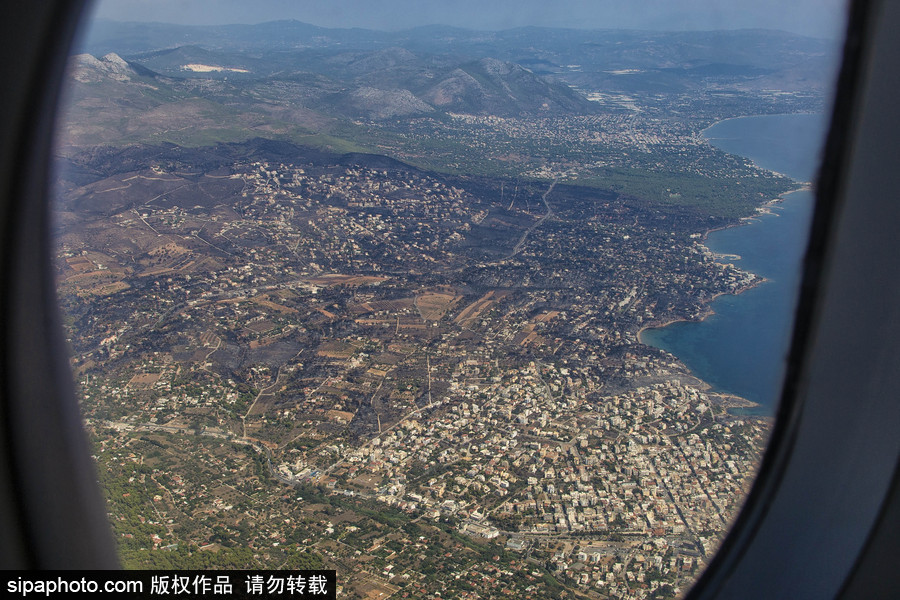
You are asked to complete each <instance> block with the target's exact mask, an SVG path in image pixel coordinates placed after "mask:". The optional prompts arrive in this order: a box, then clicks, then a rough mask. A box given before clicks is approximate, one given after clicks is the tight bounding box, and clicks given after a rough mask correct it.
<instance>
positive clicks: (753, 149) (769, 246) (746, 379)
mask: <svg viewBox="0 0 900 600" xmlns="http://www.w3.org/2000/svg"><path fill="white" fill-rule="evenodd" d="M825 130H826V121H825V119H824V118H823V116H822V115H810V114H801V115H767V116H758V117H743V118H738V119H729V120H727V121H722V122H720V123H717V124H715V125H713V126H712V127H710V128H709V129H707V130H706V131H705V132H704V135H705V136H706V138H707V139H708V140H709V141H710V143H712V144H713V145H715V146H716V147H718V148H721V149H722V150H724V151H726V152H729V153H731V154H737V155H740V156H744V157H747V158H749V159H750V160H752V161H753V162H754V163H756V164H757V165H759V166H761V167H763V168H765V169H769V170H772V171H776V172H779V173H782V174H785V175H787V176H789V177H791V178H793V179H795V180H797V181H798V182H809V181H811V180H812V179H814V176H815V171H816V168H817V165H818V162H819V152H820V148H821V146H822V143H823V140H824V135H825ZM813 203H814V202H813V194H812V193H811V192H810V191H808V190H802V191H797V192H793V193H790V194H787V195H786V196H785V199H784V202H783V203H780V204H778V205H776V206H775V207H774V208H773V209H772V213H771V214H768V215H762V216H760V217H758V218H755V219H753V220H752V221H751V222H750V223H749V224H747V225H743V226H740V227H733V228H729V229H724V230H720V231H714V232H712V233H711V234H710V235H709V236H708V238H707V240H706V242H705V243H706V246H707V247H708V248H709V249H710V250H712V251H713V252H716V253H721V254H729V255H731V254H733V255H737V256H739V257H740V258H739V259H733V260H729V262H733V263H734V264H735V265H736V266H739V267H740V268H742V269H745V270H748V271H752V272H753V273H756V274H758V275H761V276H762V277H765V278H766V281H764V282H763V283H761V284H760V285H758V286H756V287H754V288H753V289H750V290H747V291H746V292H744V293H742V294H739V295H724V296H720V297H718V298H717V299H716V300H714V301H713V302H712V304H711V308H712V310H713V311H714V312H713V314H712V315H710V316H709V317H707V318H706V319H704V320H703V321H701V322H677V323H673V324H671V325H668V326H666V327H662V328H656V329H647V330H645V331H644V332H643V333H642V335H641V341H642V342H643V343H645V344H648V345H651V346H655V347H657V348H661V349H663V350H666V351H668V352H671V353H672V354H674V355H675V356H677V357H678V358H679V359H680V360H681V361H682V362H684V363H685V364H686V365H687V366H688V368H690V369H691V371H692V372H693V373H694V374H695V375H697V376H698V377H699V378H701V379H703V380H704V381H706V382H707V383H709V384H710V385H711V386H712V388H713V389H714V390H715V391H718V392H723V393H730V394H734V395H737V396H740V397H742V398H746V399H747V400H750V401H752V402H755V403H757V404H758V407H757V408H755V409H753V410H752V411H751V412H754V413H757V414H764V415H771V414H773V413H774V410H775V407H776V405H777V401H778V397H779V394H780V391H781V383H782V379H783V377H784V365H785V357H786V355H787V351H788V347H789V343H790V337H791V328H792V324H793V318H794V310H795V306H796V301H797V290H798V288H799V283H800V267H801V263H802V260H803V254H804V252H805V250H806V244H807V238H808V233H809V224H810V221H811V218H812V211H813ZM720 260H724V259H720Z"/></svg>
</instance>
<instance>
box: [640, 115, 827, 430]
mask: <svg viewBox="0 0 900 600" xmlns="http://www.w3.org/2000/svg"><path fill="white" fill-rule="evenodd" d="M794 114H796V115H809V116H811V117H812V116H816V113H789V114H786V115H747V116H742V117H733V118H730V119H723V120H722V121H717V122H716V123H713V124H711V125H709V126H708V127H706V128H705V129H703V130H702V132H701V135H703V137H704V138H705V140H706V142H707V143H709V144H710V145H711V146H713V147H715V148H717V149H719V150H722V151H724V152H729V153H731V154H735V155H737V156H742V157H743V158H745V159H747V160H749V161H750V162H751V163H752V164H753V165H754V166H755V167H756V168H759V169H761V170H765V171H769V172H773V173H777V174H779V175H781V176H783V177H785V178H787V179H790V180H791V181H793V182H794V183H795V184H796V185H795V186H794V187H793V188H792V189H790V190H788V191H786V192H784V193H783V194H781V195H780V196H779V197H777V198H772V199H769V200H767V201H765V202H762V203H761V204H760V205H759V206H758V207H757V209H756V212H755V214H753V215H751V216H748V217H743V218H740V219H739V220H738V221H737V222H734V223H730V224H728V225H726V226H723V227H717V228H712V229H709V230H707V231H706V232H704V233H703V234H702V236H701V244H702V245H703V247H704V250H705V251H706V252H708V253H709V255H710V256H712V257H713V259H714V260H716V261H717V262H718V261H721V262H730V263H733V262H734V261H737V260H740V259H741V256H740V255H739V254H738V252H736V251H730V250H729V249H728V248H724V249H720V251H714V250H713V249H712V248H710V247H709V245H708V243H709V237H710V235H711V234H713V233H715V232H716V231H721V230H726V229H733V228H737V227H741V226H744V225H750V224H758V225H759V224H761V223H762V222H763V221H766V220H767V219H765V216H766V215H771V216H779V217H780V216H782V210H779V208H780V207H781V206H782V205H783V203H784V202H785V201H786V200H788V199H790V195H791V194H795V193H796V192H809V191H811V190H812V187H813V186H812V184H811V183H810V182H809V181H803V179H804V177H803V176H802V175H801V176H800V177H791V176H790V175H787V174H785V173H783V172H780V171H776V170H774V169H771V168H767V167H764V166H761V165H760V164H759V163H758V162H757V161H756V160H754V159H753V158H751V157H748V156H747V155H746V154H740V153H739V152H734V151H730V150H727V149H725V148H721V147H720V146H718V145H716V144H714V141H715V140H716V139H729V140H739V139H742V138H741V135H740V133H739V132H738V131H735V135H734V137H731V136H728V137H721V138H714V137H711V136H709V135H708V132H709V130H710V129H711V128H713V127H715V126H717V125H719V124H720V123H723V122H726V121H738V120H745V119H750V118H754V117H770V116H772V117H776V116H792V115H794ZM748 135H752V134H748ZM761 139H763V140H765V138H761ZM756 143H757V144H759V141H757V142H756ZM763 143H764V144H765V143H767V142H765V141H764V142H763ZM751 148H752V146H751ZM800 148H801V149H802V146H801V147H800ZM748 153H752V150H749V151H748ZM776 156H778V155H777V154H776ZM776 160H777V159H776ZM764 162H765V160H764ZM785 164H786V165H791V164H793V163H785ZM800 164H802V163H800ZM799 168H801V167H798V166H797V165H794V166H793V167H792V169H793V170H794V171H795V172H798V173H802V171H798V169H799ZM788 222H792V221H788ZM756 268H760V267H759V265H758V264H757V267H756ZM744 270H746V271H749V272H751V273H753V274H754V275H756V276H757V277H760V279H759V280H757V281H754V282H753V283H752V285H749V286H746V287H742V288H740V289H738V290H735V291H734V292H722V293H719V294H716V295H714V296H712V297H711V298H709V299H708V300H707V301H706V302H704V303H703V307H702V312H699V313H698V314H697V315H696V316H695V317H693V318H668V319H666V318H662V319H657V320H650V321H648V322H646V323H644V324H642V325H641V327H640V328H639V329H638V330H637V332H636V339H637V341H638V343H640V344H642V345H645V346H650V347H654V348H658V349H661V350H663V351H664V352H667V353H668V354H671V355H672V356H674V357H675V358H676V359H677V360H678V362H679V363H680V364H682V365H684V367H685V368H686V370H687V372H688V373H689V374H690V375H691V376H692V377H694V378H696V379H697V380H698V381H701V382H703V383H704V384H705V387H706V389H705V391H706V393H707V394H709V395H710V397H715V398H716V399H717V402H716V403H717V404H719V405H720V406H722V407H723V408H724V409H725V411H726V412H727V413H731V414H733V412H734V411H740V412H742V411H744V410H749V411H750V412H751V413H756V412H757V409H759V408H764V409H765V408H766V406H765V405H764V404H763V403H760V402H757V401H753V400H749V399H747V398H745V397H743V396H740V395H738V394H735V393H733V392H730V391H726V390H724V389H717V388H716V387H714V386H713V385H712V384H710V383H709V382H708V381H707V380H706V379H704V377H709V376H710V374H711V373H705V375H704V376H701V375H699V374H698V372H697V371H696V370H695V369H694V368H693V367H691V366H689V365H688V364H687V363H685V358H687V356H688V355H684V358H683V357H682V353H681V352H678V353H677V354H676V353H675V352H673V351H672V350H668V349H666V348H661V347H660V346H655V345H653V344H649V343H648V342H647V340H646V338H647V336H646V332H647V331H648V330H651V329H656V330H658V329H664V328H666V327H669V326H671V325H673V324H675V323H678V322H679V321H681V322H685V323H702V322H704V321H706V319H707V318H708V317H710V316H712V315H714V314H715V313H716V311H715V309H714V308H713V305H712V303H713V302H715V301H716V299H718V298H719V297H720V296H723V295H733V296H738V295H740V294H742V293H743V292H745V291H747V290H750V289H754V288H756V287H758V286H759V284H761V283H764V282H766V281H768V280H769V279H768V278H767V277H762V276H760V275H759V274H757V273H756V272H755V271H754V269H753V268H751V267H747V268H745V269H744ZM776 278H777V275H776ZM673 348H676V347H675V346H673ZM717 372H718V371H717ZM726 385H727V384H726ZM745 391H746V392H747V393H749V392H750V390H745ZM753 393H754V394H757V395H759V394H758V392H757V391H754V392H753ZM761 397H762V396H761ZM766 397H767V395H766ZM773 410H774V407H773V408H772V409H770V410H767V412H773ZM763 416H764V415H763Z"/></svg>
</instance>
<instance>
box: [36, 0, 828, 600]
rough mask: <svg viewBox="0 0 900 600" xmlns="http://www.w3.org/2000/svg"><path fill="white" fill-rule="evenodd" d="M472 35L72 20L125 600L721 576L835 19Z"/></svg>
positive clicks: (89, 392)
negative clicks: (260, 573) (236, 583)
mask: <svg viewBox="0 0 900 600" xmlns="http://www.w3.org/2000/svg"><path fill="white" fill-rule="evenodd" d="M483 4H484V3H479V4H477V5H476V4H475V3H466V2H463V3H461V4H458V3H454V4H453V8H452V10H451V8H450V5H449V4H446V5H445V4H444V3H441V4H437V3H434V4H429V3H421V2H417V3H407V2H401V1H399V0H397V1H395V2H387V3H369V4H365V3H356V2H350V1H345V2H334V3H329V4H328V7H310V6H306V5H303V6H302V7H299V6H297V5H295V4H293V3H284V2H275V1H271V2H268V1H261V2H256V3H253V5H252V12H251V9H250V8H248V6H249V5H247V4H245V3H238V2H234V3H231V2H205V3H201V2H165V1H164V2H155V3H152V4H148V3H143V2H136V1H135V2H100V3H98V4H97V5H96V7H95V15H94V18H93V19H92V20H91V21H90V22H89V23H87V24H86V27H85V31H84V33H83V36H82V40H81V42H80V47H79V49H78V51H77V52H76V53H74V54H73V56H72V57H71V60H70V67H69V71H68V75H67V82H68V89H67V92H66V103H65V107H64V110H63V111H62V116H61V119H60V124H59V127H58V144H57V166H58V168H57V170H56V172H57V174H58V175H57V178H56V179H57V193H56V196H57V201H56V204H55V206H54V218H55V222H56V234H57V235H56V241H57V260H56V268H57V274H58V292H59V298H60V302H61V305H62V307H63V309H64V311H65V318H66V327H67V337H68V339H69V341H70V343H71V347H72V369H73V372H74V375H75V377H76V380H77V382H78V384H79V388H80V394H81V403H82V407H83V413H84V418H85V421H86V423H87V427H88V430H89V432H90V435H91V438H92V441H93V444H94V452H95V456H96V459H97V463H98V470H99V474H100V481H101V485H102V486H103V489H104V492H105V494H106V498H107V501H108V505H109V512H110V523H111V527H112V529H113V531H114V533H115V536H116V540H117V543H118V548H119V552H120V556H121V559H122V562H123V564H124V565H125V566H126V567H129V568H165V569H188V568H207V567H225V568H244V569H246V568H251V569H252V568H267V569H268V568H285V569H297V568H328V569H336V570H337V572H338V581H339V584H340V585H341V586H342V590H343V593H344V594H346V595H347V596H348V597H376V596H379V595H384V596H389V595H391V594H394V593H402V594H406V595H409V596H410V597H426V598H432V597H492V596H506V595H517V596H521V597H535V598H542V597H545V598H558V597H561V596H562V595H563V593H565V594H576V595H577V594H583V593H592V594H594V593H599V594H601V595H606V596H612V597H617V598H651V597H658V598H666V597H675V596H677V595H678V594H679V593H680V592H681V591H682V590H684V589H685V588H686V587H687V586H689V585H690V583H691V582H692V581H693V580H694V579H695V578H696V576H697V575H698V574H699V573H700V571H701V570H702V568H703V566H704V565H705V564H706V563H707V562H708V561H709V559H710V557H711V556H712V554H713V553H714V552H715V550H716V548H717V547H718V544H719V543H720V541H721V539H722V537H723V536H724V534H725V533H726V531H727V529H728V526H729V524H730V522H731V521H732V519H733V518H734V516H735V514H736V512H737V511H738V510H739V508H740V506H741V503H742V501H743V497H744V494H745V493H746V492H747V490H748V489H749V486H750V485H751V483H752V478H753V475H754V472H755V469H756V466H757V465H758V463H759V460H760V457H761V453H762V452H763V450H764V447H765V442H766V439H767V436H768V432H769V430H770V426H771V419H772V416H773V414H774V412H775V408H776V405H777V401H778V393H779V390H780V384H781V377H782V369H783V357H784V355H785V353H786V349H787V343H788V340H789V336H790V329H791V322H792V311H793V305H794V302H795V293H796V287H797V284H798V279H799V264H800V260H801V258H802V253H803V250H804V248H805V243H806V230H807V228H808V223H809V219H810V215H811V213H812V210H813V196H812V192H811V190H810V186H811V182H813V181H814V179H815V174H816V168H817V160H818V152H819V147H820V146H821V143H822V139H823V136H824V132H825V128H826V124H827V115H828V111H829V106H830V99H831V93H832V91H831V90H832V85H833V80H834V72H835V68H836V64H837V61H838V58H839V54H840V43H841V42H840V31H841V28H842V26H843V18H844V6H843V3H841V2H838V1H830V2H824V1H819V2H811V1H810V2H797V3H793V4H792V5H791V6H790V7H788V8H785V7H783V6H780V5H776V4H775V3H773V2H767V1H763V2H757V3H754V5H753V6H747V5H746V4H740V5H733V4H729V3H722V2H709V3H704V2H667V3H655V2H649V3H645V4H646V5H647V6H644V5H641V6H640V8H634V7H629V8H622V7H617V6H616V5H614V4H613V3H581V2H574V1H573V2H563V3H557V4H555V5H554V8H553V12H552V14H551V13H549V12H547V11H549V10H550V9H548V8H547V7H546V5H545V4H543V3H537V2H534V3H532V2H523V1H522V0H519V1H518V2H516V3H514V4H513V3H502V2H501V3H496V4H492V5H491V6H490V7H487V6H483ZM648 6H650V7H651V8H652V10H650V9H648ZM167 10H168V11H169V12H165V11H167Z"/></svg>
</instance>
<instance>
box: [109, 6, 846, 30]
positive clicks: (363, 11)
mask: <svg viewBox="0 0 900 600" xmlns="http://www.w3.org/2000/svg"><path fill="white" fill-rule="evenodd" d="M211 6H213V8H211ZM845 7H846V1H845V0H798V1H796V2H791V3H790V4H788V5H784V4H783V3H782V2H780V1H779V0H759V1H757V2H754V3H752V4H747V3H740V4H738V3H735V2H727V1H723V0H642V1H640V2H629V3H623V2H617V1H615V0H599V1H597V0H594V1H592V0H561V1H560V2H557V3H555V4H554V6H553V7H549V6H548V5H547V4H546V3H545V2H542V1H538V0H515V1H513V0H499V1H496V2H491V3H485V2H482V1H479V0H461V1H459V2H454V3H452V4H451V3H445V2H435V1H429V0H425V1H415V0H387V1H385V2H378V3H372V2H363V1H362V0H335V1H332V2H327V3H325V2H310V1H305V0H301V1H289V0H258V1H257V2H253V3H252V4H248V3H246V2H242V1H239V0H153V1H149V0H101V1H99V2H96V3H95V5H94V8H93V16H94V18H100V19H110V20H115V21H146V22H153V21H156V22H164V23H173V24H179V25H226V24H238V23H245V24H256V23H262V22H266V21H276V20H285V19H295V20H298V21H302V22H304V23H309V24H312V25H318V26H322V27H360V28H366V29H376V30H387V31H397V30H403V29H409V28H413V27H419V26H424V25H448V26H455V27H463V28H466V29H475V30H501V29H510V28H514V27H523V26H529V25H538V26H548V27H568V28H576V29H648V30H670V31H672V30H714V29H754V28H760V29H780V30H785V31H789V32H792V33H798V34H802V35H807V36H812V37H821V38H829V39H835V38H839V37H840V36H841V35H842V32H843V25H844V21H845V14H844V13H845V10H846V8H845Z"/></svg>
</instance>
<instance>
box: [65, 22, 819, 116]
mask: <svg viewBox="0 0 900 600" xmlns="http://www.w3.org/2000/svg"><path fill="white" fill-rule="evenodd" d="M82 46H83V51H84V52H88V53H90V54H93V55H94V56H102V55H105V54H107V53H109V52H115V53H117V54H119V55H121V56H123V57H124V58H126V59H129V60H132V61H134V62H137V63H139V64H142V65H144V66H146V67H148V68H150V69H153V70H155V71H157V72H159V73H161V74H164V75H167V76H172V77H184V76H203V77H210V78H226V77H227V78H229V79H235V78H238V79H259V78H267V77H273V76H284V75H285V74H288V73H293V72H300V71H302V72H313V73H320V74H324V75H327V76H329V77H333V78H336V79H339V80H342V81H354V82H356V83H358V84H359V85H360V87H375V88H378V89H408V90H409V91H411V92H412V93H413V94H414V95H416V97H418V98H419V99H421V100H424V101H426V102H428V100H427V98H425V97H423V96H422V95H421V94H423V93H425V92H426V91H427V90H429V89H431V88H435V87H436V89H435V90H434V92H433V93H434V95H435V96H436V97H437V98H441V97H442V93H446V92H449V91H450V90H455V89H465V88H472V89H475V88H476V86H475V85H474V83H473V82H471V81H468V80H467V78H466V77H464V76H463V74H462V73H459V72H456V71H457V69H460V68H461V69H462V71H463V72H465V73H467V74H468V75H470V76H472V77H473V78H475V79H476V80H478V82H479V83H480V84H481V85H482V86H485V89H484V90H478V92H479V93H482V92H483V94H484V96H485V100H484V102H485V103H486V105H487V106H490V105H492V103H493V102H495V101H496V94H495V93H492V91H491V88H492V86H493V85H496V83H497V82H496V81H494V83H490V82H487V81H483V80H480V79H479V74H483V72H484V69H483V67H478V66H475V67H472V70H470V68H466V67H463V66H462V65H467V64H474V65H477V64H478V63H479V61H481V60H482V59H493V60H496V61H500V62H504V63H513V64H516V65H519V66H520V67H522V68H523V69H526V70H527V72H528V73H530V74H533V75H536V76H539V77H549V78H551V79H552V80H554V81H559V82H563V83H566V84H568V85H570V86H577V87H584V88H593V89H596V88H598V87H602V88H603V89H622V90H625V91H640V90H645V91H653V90H654V89H661V90H665V91H678V90H689V89H690V88H691V87H692V86H700V85H708V84H709V83H710V82H712V83H731V84H734V83H741V84H745V85H751V86H756V87H767V86H768V87H770V88H778V89H782V88H783V86H784V84H786V83H788V82H795V83H793V85H794V86H795V87H796V85H797V83H796V82H803V83H802V85H803V86H806V87H815V88H818V89H821V88H822V86H826V85H828V84H829V82H825V81H821V74H822V73H823V72H828V68H827V65H828V64H832V63H833V62H834V61H835V60H836V56H835V52H834V47H833V44H832V43H831V42H828V41H826V40H820V39H813V38H807V37H802V36H798V35H795V34H790V33H786V32H782V31H769V30H736V31H710V32H702V31H701V32H697V31H687V32H656V31H654V32H650V31H628V30H600V31H586V30H576V29H555V28H542V27H523V28H516V29H509V30H505V31H496V32H485V31H470V30H465V29H459V28H454V27H445V26H429V27H418V28H415V29H410V30H406V31H400V32H384V31H372V30H366V29H328V28H323V27H317V26H314V25H309V24H306V23H300V22H298V21H275V22H271V23H262V24H258V25H227V26H215V27H213V26H206V27H200V26H183V25H168V24H161V23H120V22H114V21H104V20H98V21H96V22H93V23H92V24H91V26H90V27H89V29H88V31H87V32H86V35H85V38H84V42H83V44H82ZM207 63H212V64H213V66H216V65H218V63H222V64H221V65H219V66H227V67H229V68H230V69H231V70H215V71H207V72H204V73H198V72H193V73H191V72H187V71H185V69H184V67H185V65H189V64H207ZM473 71H474V72H473ZM495 71H496V69H495ZM451 72H453V73H454V75H453V77H452V79H453V81H452V82H447V83H446V84H443V85H439V84H441V81H442V80H441V79H437V78H441V77H446V76H447V75H448V74H449V73H451ZM509 75H512V73H509ZM422 77H433V78H436V79H434V80H433V81H430V82H425V81H421V80H420V81H411V80H414V79H415V78H422ZM513 78H514V79H516V80H518V86H520V87H523V88H524V89H527V90H532V89H539V90H540V93H546V94H548V98H547V99H549V100H550V101H551V102H550V104H554V103H560V104H561V105H562V106H569V105H571V102H573V99H572V98H571V97H569V98H567V99H564V98H563V96H564V95H562V96H560V95H558V94H555V93H551V92H550V91H549V90H546V89H543V88H541V87H540V86H538V88H535V87H534V86H535V84H534V83H533V82H531V81H526V80H527V79H529V78H528V77H524V76H523V75H522V73H521V71H520V72H518V73H517V74H515V75H513ZM466 81H468V83H466ZM427 83H431V84H432V85H426V84H427ZM506 83H508V84H509V85H510V87H511V89H512V90H515V89H516V87H517V86H516V85H513V82H511V81H507V82H506ZM775 83H777V84H778V85H774V84H775ZM501 87H502V86H501ZM450 104H451V105H452V104H453V103H452V102H451V103H450ZM525 104H526V105H527V104H528V102H525ZM540 104H543V102H541V103H540Z"/></svg>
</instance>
